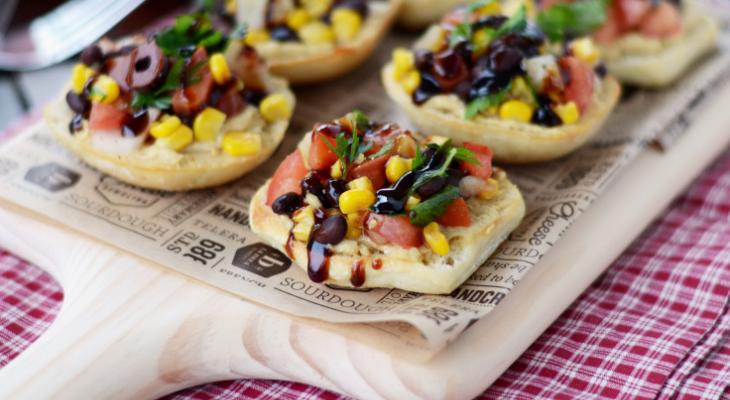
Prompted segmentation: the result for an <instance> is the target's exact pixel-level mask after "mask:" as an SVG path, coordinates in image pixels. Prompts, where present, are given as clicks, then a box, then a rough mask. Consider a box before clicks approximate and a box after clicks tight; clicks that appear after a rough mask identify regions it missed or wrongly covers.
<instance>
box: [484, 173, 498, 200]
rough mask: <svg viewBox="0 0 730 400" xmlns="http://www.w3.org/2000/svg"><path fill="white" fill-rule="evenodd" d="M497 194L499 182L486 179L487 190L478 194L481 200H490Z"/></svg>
mask: <svg viewBox="0 0 730 400" xmlns="http://www.w3.org/2000/svg"><path fill="white" fill-rule="evenodd" d="M498 194H499V181H498V180H496V179H494V178H489V179H487V188H486V189H484V190H482V191H481V192H480V193H479V198H480V199H482V200H491V199H493V198H494V197H495V196H497V195H498Z"/></svg>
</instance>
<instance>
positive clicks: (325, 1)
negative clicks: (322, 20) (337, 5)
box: [301, 0, 333, 18]
mask: <svg viewBox="0 0 730 400" xmlns="http://www.w3.org/2000/svg"><path fill="white" fill-rule="evenodd" d="M332 1H333V0H302V2H301V3H302V5H303V6H304V8H305V9H306V10H307V12H309V14H310V15H312V16H313V17H315V18H319V17H321V16H323V15H324V14H325V13H326V12H327V11H329V9H330V7H331V6H332Z"/></svg>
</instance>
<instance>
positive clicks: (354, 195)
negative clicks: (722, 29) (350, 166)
mask: <svg viewBox="0 0 730 400" xmlns="http://www.w3.org/2000/svg"><path fill="white" fill-rule="evenodd" d="M374 202H375V194H374V193H373V192H370V191H368V190H364V189H350V190H347V191H345V192H344V193H342V194H341V195H340V201H339V203H340V211H342V213H343V214H352V213H355V212H358V211H366V210H367V209H368V208H370V206H371V205H372V204H373V203H374Z"/></svg>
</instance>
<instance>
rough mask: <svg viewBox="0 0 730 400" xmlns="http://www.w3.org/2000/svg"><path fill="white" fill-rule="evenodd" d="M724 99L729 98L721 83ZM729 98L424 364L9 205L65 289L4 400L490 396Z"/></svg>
mask: <svg viewBox="0 0 730 400" xmlns="http://www.w3.org/2000/svg"><path fill="white" fill-rule="evenodd" d="M721 91H722V93H718V95H719V96H718V98H725V96H730V87H728V86H727V85H726V87H725V88H723V89H722V90H721ZM725 108H726V106H725V104H724V102H723V101H719V100H718V101H714V102H712V103H710V104H706V105H705V106H704V109H703V110H701V111H700V112H699V113H698V115H697V122H696V123H695V124H694V125H693V126H692V128H690V129H689V130H688V131H687V132H686V134H685V135H684V136H683V137H681V138H680V139H679V141H678V142H677V143H676V144H675V145H674V146H673V147H672V148H671V149H670V150H668V151H667V152H664V153H662V152H659V151H656V150H652V149H649V150H647V151H645V152H644V153H643V154H642V155H640V156H639V157H638V158H637V159H636V160H635V161H634V162H633V163H632V164H631V165H630V166H629V167H627V168H625V169H624V170H623V171H622V172H621V174H620V176H618V177H617V179H616V180H615V181H614V182H613V183H612V184H611V186H610V187H609V188H607V190H606V191H605V193H603V195H602V196H601V197H600V198H599V199H598V200H597V201H596V202H595V203H594V204H593V205H592V206H591V207H590V208H589V209H588V210H587V211H586V213H585V214H584V215H583V216H582V217H581V218H580V219H578V221H577V222H576V223H575V224H574V225H573V226H572V227H571V228H570V229H569V230H568V231H567V232H566V234H565V236H564V237H563V238H562V239H561V240H560V241H559V242H558V243H557V244H556V245H555V247H554V249H553V250H552V251H550V252H549V253H548V254H547V256H546V257H545V258H543V259H542V260H541V261H540V263H539V264H538V265H537V266H536V267H535V268H533V270H532V271H531V272H530V273H529V274H528V275H527V277H526V278H525V279H524V280H522V281H521V282H520V284H519V285H518V286H517V288H516V289H514V290H513V291H512V292H511V294H510V295H509V296H507V298H506V299H505V300H504V301H503V302H502V303H501V304H500V305H499V307H497V308H496V310H495V311H493V312H492V313H490V314H489V315H487V316H486V317H484V318H482V319H481V320H480V321H478V322H477V323H476V324H474V325H473V326H472V327H471V328H470V329H468V330H467V331H466V332H464V333H463V334H462V335H461V336H460V337H459V338H458V340H456V341H455V342H453V343H451V344H450V345H449V346H448V347H447V348H446V349H445V350H443V351H442V352H441V353H439V354H438V355H436V356H435V357H434V358H432V359H430V360H429V361H426V362H415V361H406V360H404V359H402V358H397V357H394V356H393V355H391V354H389V353H388V352H387V351H382V350H376V349H373V348H371V347H369V346H367V345H365V344H363V343H362V342H360V341H356V340H353V339H352V338H348V337H347V336H344V335H343V334H342V333H338V332H339V331H336V332H335V331H333V330H332V325H328V324H326V323H321V322H316V321H309V320H303V319H298V318H293V317H290V316H288V315H284V314H282V313H280V312H277V311H274V310H271V309H268V308H265V307H263V306H260V305H257V304H254V303H251V302H247V301H244V300H241V299H240V298H238V297H235V296H233V295H231V294H228V293H226V292H223V291H221V290H218V289H216V288H213V287H210V286H207V285H205V284H202V283H200V282H197V281H194V280H191V279H189V278H186V277H185V276H182V275H180V274H177V273H175V272H172V271H170V270H168V269H165V268H163V267H160V266H158V265H156V264H153V263H151V262H149V261H145V260H143V259H141V258H139V257H136V256H133V255H131V254H128V253H124V252H121V251H119V250H117V249H115V248H112V247H110V246H107V245H104V244H102V243H101V242H99V241H98V240H95V239H94V238H92V237H88V236H83V235H80V234H78V233H75V232H71V231H69V230H68V229H67V228H65V227H64V226H62V225H59V224H57V223H54V222H51V221H49V220H47V219H44V218H42V217H39V216H38V215H37V214H34V213H32V212H30V211H28V210H25V209H22V208H20V207H17V206H14V205H11V204H8V203H0V245H1V246H3V247H5V248H7V249H9V250H10V251H11V252H13V253H16V254H18V255H19V256H21V257H24V258H26V259H28V260H29V261H30V262H33V263H35V264H37V265H39V266H41V267H43V268H45V269H46V270H47V271H49V272H50V273H51V274H53V276H54V277H55V278H56V279H57V280H58V281H59V283H60V284H61V286H62V287H63V290H64V302H63V305H62V307H61V310H60V312H59V314H58V317H57V319H56V320H55V322H54V323H53V325H52V326H51V327H50V328H49V330H48V331H47V332H46V333H45V334H43V335H42V336H41V337H40V338H39V339H38V341H37V342H35V343H34V344H33V345H31V347H30V348H28V349H27V350H26V351H25V352H24V353H22V354H21V355H20V356H19V357H18V358H17V359H15V360H13V361H12V362H11V363H10V364H9V365H7V366H6V367H5V368H3V369H2V370H0V398H3V399H7V398H21V399H39V398H56V399H60V398H68V399H79V398H105V399H107V398H120V399H127V398H129V399H138V398H154V397H159V396H162V395H164V394H167V393H171V392H174V391H176V390H179V389H182V388H185V387H189V386H193V385H198V384H201V383H205V382H212V381H217V380H225V379H237V378H266V379H283V380H292V381H300V382H305V383H307V384H311V385H315V386H320V387H323V388H326V389H329V390H333V391H336V392H340V393H344V394H348V395H351V396H354V397H357V398H366V399H379V398H387V399H408V398H429V399H439V398H471V397H473V396H476V395H478V394H479V393H481V392H482V391H483V390H484V389H485V388H487V387H488V386H489V385H490V384H491V383H492V382H494V381H495V380H496V379H497V378H498V377H499V375H500V374H501V373H502V372H503V371H504V370H505V369H506V368H508V367H509V365H510V364H511V363H512V362H513V361H514V360H515V359H517V358H518V357H519V355H520V354H521V353H522V352H523V351H524V350H525V349H526V348H527V347H528V346H529V345H530V344H531V343H532V342H533V341H534V340H535V339H536V338H537V337H538V336H539V335H540V334H541V333H542V332H543V331H544V330H545V329H546V328H547V327H548V326H549V325H550V323H551V322H552V321H554V320H555V319H556V318H557V317H558V316H559V315H560V313H561V312H562V311H563V310H565V309H566V308H567V307H568V306H569V305H570V303H571V302H572V301H573V300H574V299H575V298H576V297H577V296H578V295H579V294H580V293H581V292H582V291H583V290H584V289H585V288H586V287H587V286H588V285H589V284H590V283H591V282H592V281H593V280H594V279H596V277H598V276H599V275H600V274H601V273H602V272H603V270H604V269H605V268H606V267H607V266H608V265H609V264H610V263H611V262H612V261H613V260H614V259H615V258H616V257H617V256H618V255H619V254H620V253H621V252H622V250H623V249H624V248H625V247H626V246H627V245H628V244H629V243H630V242H631V241H632V240H633V239H634V238H635V237H636V236H637V235H638V234H639V233H640V232H641V231H642V230H643V229H644V227H646V226H647V225H648V224H649V223H650V222H651V220H652V219H653V218H654V217H655V216H657V215H658V214H659V213H660V212H661V210H662V209H664V208H665V207H666V206H667V204H668V203H669V202H670V201H671V199H672V198H673V197H674V196H676V195H677V194H679V193H680V192H681V191H682V190H683V189H684V188H685V187H686V186H687V185H688V184H689V183H690V182H691V181H692V179H693V178H694V177H695V176H696V175H697V174H699V173H700V172H701V170H702V169H703V168H704V167H705V166H706V165H708V164H709V163H710V162H711V161H712V160H713V159H714V158H715V157H716V156H717V155H718V154H720V153H721V152H723V151H725V149H726V148H727V145H728V142H730V134H729V133H730V132H729V131H728V127H729V126H730V114H729V113H727V111H726V109H725Z"/></svg>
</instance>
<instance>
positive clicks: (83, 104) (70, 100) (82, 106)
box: [66, 90, 91, 115]
mask: <svg viewBox="0 0 730 400" xmlns="http://www.w3.org/2000/svg"><path fill="white" fill-rule="evenodd" d="M66 104H68V106H69V108H71V109H72V110H73V111H74V112H75V113H77V114H81V115H86V114H87V113H88V112H89V109H90V108H91V102H90V101H89V99H87V98H86V97H85V96H83V95H81V94H78V93H76V92H74V91H73V90H69V91H68V93H66Z"/></svg>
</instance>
